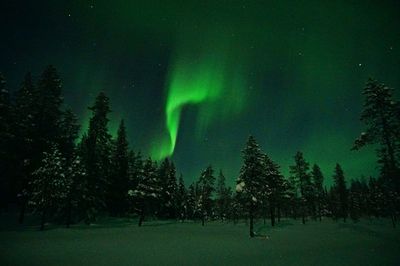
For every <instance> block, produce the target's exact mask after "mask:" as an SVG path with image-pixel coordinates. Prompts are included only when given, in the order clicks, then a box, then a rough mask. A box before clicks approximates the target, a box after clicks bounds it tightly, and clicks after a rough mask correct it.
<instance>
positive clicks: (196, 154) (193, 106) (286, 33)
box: [0, 0, 400, 184]
mask: <svg viewBox="0 0 400 266" xmlns="http://www.w3.org/2000/svg"><path fill="white" fill-rule="evenodd" d="M399 11H400V1H397V0H394V1H388V0H380V1H367V0H363V1H349V0H346V1H339V0H336V1H320V0H318V1H310V0H309V1H293V0H292V1H283V0H279V1H278V0H277V1H235V0H231V1H226V0H213V1H211V0H202V1H194V0H192V1H169V0H163V1H161V0H160V1H151V0H146V1H121V0H114V1H94V0H92V1H83V0H82V1H71V0H70V1H63V0H57V1H54V0H53V1H27V2H24V1H2V4H1V7H0V22H1V24H0V25H1V27H0V28H1V33H0V34H1V36H2V38H1V42H0V58H1V60H0V71H2V72H3V73H4V74H5V76H6V78H7V80H8V84H9V87H10V88H11V89H15V88H18V86H19V84H20V82H21V81H22V78H23V76H24V74H25V73H26V72H27V71H32V72H33V74H34V75H35V76H36V77H37V76H38V75H39V74H40V72H41V71H42V70H43V68H44V67H45V66H46V65H48V64H53V65H55V66H56V67H57V69H58V70H59V72H60V75H61V77H62V80H63V92H64V95H65V103H66V104H67V105H69V106H70V107H71V108H72V109H73V111H75V112H76V113H77V114H78V116H79V118H80V121H81V123H82V125H83V129H84V130H86V129H87V124H88V119H89V117H90V112H89V110H87V107H88V106H89V105H91V104H92V103H93V101H94V98H95V96H96V95H97V93H98V92H100V91H104V92H106V94H107V95H108V96H109V97H110V99H111V108H112V111H113V112H112V115H111V125H110V129H111V132H112V134H115V131H116V127H117V125H118V123H119V120H120V119H121V118H124V119H125V122H126V125H127V129H128V134H129V140H130V145H131V147H132V148H133V149H134V150H136V151H138V150H141V151H142V153H143V154H144V155H146V156H147V155H151V156H152V157H153V158H154V159H161V158H163V157H165V156H169V155H172V159H173V160H174V161H175V163H176V165H177V168H178V171H179V172H182V173H183V175H184V177H185V179H186V181H187V182H191V181H193V180H194V179H196V178H197V177H198V176H199V174H200V171H201V170H202V169H203V168H205V167H206V166H207V165H208V164H210V163H211V164H212V165H213V166H214V167H215V168H216V169H217V170H218V169H222V170H223V171H224V173H225V175H226V176H227V178H228V180H229V182H230V184H232V183H233V181H234V180H235V179H236V177H237V176H238V172H239V168H240V165H241V154H240V151H241V149H242V148H243V146H244V144H245V141H246V139H247V137H248V135H249V134H252V135H254V136H255V137H256V139H257V140H258V141H259V143H260V145H261V146H262V148H263V149H264V151H265V152H266V153H267V154H268V155H270V157H272V158H273V159H274V160H276V161H277V162H278V163H280V165H281V166H282V171H283V173H284V174H287V173H288V167H289V165H290V164H292V162H293V156H294V154H295V152H296V151H298V150H301V151H303V152H304V155H305V158H306V159H307V160H308V161H309V162H310V163H315V162H316V163H318V164H319V165H320V166H321V167H322V170H323V172H324V174H325V176H326V178H327V179H328V180H327V184H330V183H331V176H332V174H333V168H334V165H335V163H336V162H339V163H341V164H342V166H343V168H344V171H345V174H346V178H347V179H350V178H358V177H360V176H361V175H365V176H369V175H371V174H372V175H374V174H376V172H377V171H376V162H375V161H376V158H375V155H374V151H373V148H369V149H363V150H361V151H357V152H355V151H350V148H351V147H352V144H353V141H354V139H355V138H356V137H357V136H358V135H359V133H360V132H361V130H362V124H361V123H360V122H359V114H360V112H361V106H362V96H361V91H362V89H363V86H364V84H365V82H366V81H367V79H368V77H374V78H376V79H378V80H380V81H382V82H385V84H387V85H389V86H391V87H394V88H399V87H400V30H399V29H400V15H399V14H400V12H399Z"/></svg>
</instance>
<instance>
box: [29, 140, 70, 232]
mask: <svg viewBox="0 0 400 266" xmlns="http://www.w3.org/2000/svg"><path fill="white" fill-rule="evenodd" d="M64 163H65V159H64V158H63V157H62V154H61V153H60V152H59V150H58V149H57V147H56V146H52V147H51V148H50V152H45V153H44V154H43V159H42V163H41V166H40V167H39V169H37V170H36V171H35V172H34V173H33V180H32V182H31V185H32V195H31V199H30V205H31V206H32V208H33V210H34V212H35V213H39V214H40V215H41V225H40V230H43V229H44V225H45V222H46V219H47V216H48V215H52V214H54V213H55V212H56V211H57V210H58V209H59V208H60V206H62V204H63V203H65V200H66V198H67V197H68V193H69V190H70V187H71V180H70V179H69V178H68V176H67V175H66V174H65V169H64Z"/></svg>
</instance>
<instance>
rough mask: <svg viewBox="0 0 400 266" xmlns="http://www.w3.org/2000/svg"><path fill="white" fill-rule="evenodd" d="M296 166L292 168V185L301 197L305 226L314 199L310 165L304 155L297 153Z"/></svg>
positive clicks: (296, 193) (297, 195) (301, 209)
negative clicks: (312, 198)
mask: <svg viewBox="0 0 400 266" xmlns="http://www.w3.org/2000/svg"><path fill="white" fill-rule="evenodd" d="M294 159H295V165H293V166H290V174H291V180H292V184H293V186H294V189H295V195H296V198H297V197H299V201H300V211H301V216H302V222H303V224H305V222H306V216H307V213H308V210H309V208H310V203H311V197H312V183H311V179H310V174H309V169H310V167H309V163H308V162H307V161H306V160H305V159H304V157H303V153H301V152H297V153H296V155H295V157H294Z"/></svg>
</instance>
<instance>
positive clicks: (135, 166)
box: [127, 150, 143, 213]
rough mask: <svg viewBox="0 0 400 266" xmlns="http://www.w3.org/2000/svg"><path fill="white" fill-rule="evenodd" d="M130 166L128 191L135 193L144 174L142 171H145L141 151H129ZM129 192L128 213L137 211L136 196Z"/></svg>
mask: <svg viewBox="0 0 400 266" xmlns="http://www.w3.org/2000/svg"><path fill="white" fill-rule="evenodd" d="M128 156H129V158H128V162H129V167H128V186H127V187H128V191H130V194H132V193H133V191H135V190H136V189H137V186H138V184H139V180H140V178H141V176H142V171H143V160H142V155H141V154H140V152H138V153H137V154H135V152H133V151H132V150H131V151H129V155H128ZM130 194H128V209H127V211H128V213H135V212H136V207H137V202H136V201H135V197H133V196H132V195H130Z"/></svg>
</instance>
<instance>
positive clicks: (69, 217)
mask: <svg viewBox="0 0 400 266" xmlns="http://www.w3.org/2000/svg"><path fill="white" fill-rule="evenodd" d="M71 212H72V204H71V199H68V204H67V223H66V227H67V228H69V226H70V224H71Z"/></svg>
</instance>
